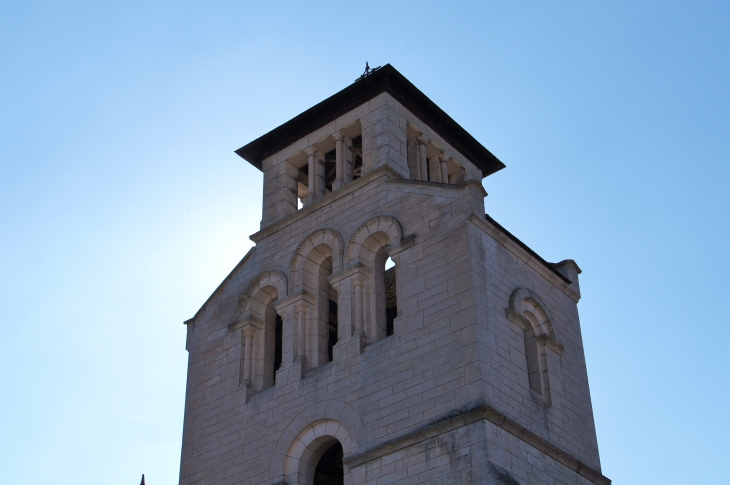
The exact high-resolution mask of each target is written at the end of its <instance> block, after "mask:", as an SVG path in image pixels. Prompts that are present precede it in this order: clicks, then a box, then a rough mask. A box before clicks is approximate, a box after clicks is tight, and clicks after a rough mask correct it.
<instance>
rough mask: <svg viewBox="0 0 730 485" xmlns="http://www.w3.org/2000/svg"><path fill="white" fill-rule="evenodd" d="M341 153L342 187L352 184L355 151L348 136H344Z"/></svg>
mask: <svg viewBox="0 0 730 485" xmlns="http://www.w3.org/2000/svg"><path fill="white" fill-rule="evenodd" d="M343 152H344V153H343V161H342V169H343V172H342V179H343V180H344V185H347V184H349V183H350V182H352V171H353V169H354V167H355V151H354V149H353V148H352V138H350V137H348V136H345V141H344V150H343Z"/></svg>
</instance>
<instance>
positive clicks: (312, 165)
mask: <svg viewBox="0 0 730 485" xmlns="http://www.w3.org/2000/svg"><path fill="white" fill-rule="evenodd" d="M304 151H305V152H306V153H307V170H308V171H309V179H308V186H307V192H308V194H307V196H306V197H305V198H304V202H303V204H302V205H303V206H305V207H306V206H308V205H311V204H312V203H313V202H314V201H315V200H316V197H317V189H316V185H317V158H316V155H317V150H316V149H315V148H314V147H308V148H307V149H305V150H304Z"/></svg>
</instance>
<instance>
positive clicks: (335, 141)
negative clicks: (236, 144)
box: [180, 65, 611, 485]
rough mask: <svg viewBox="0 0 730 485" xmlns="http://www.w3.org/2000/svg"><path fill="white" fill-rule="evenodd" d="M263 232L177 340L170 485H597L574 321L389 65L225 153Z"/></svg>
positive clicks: (441, 116) (470, 162)
mask: <svg viewBox="0 0 730 485" xmlns="http://www.w3.org/2000/svg"><path fill="white" fill-rule="evenodd" d="M236 153H237V154H238V155H240V156H241V157H242V158H244V159H245V160H247V161H248V162H249V163H250V164H251V165H253V166H254V167H255V168H256V169H258V170H260V171H261V172H262V173H263V183H264V189H263V214H262V219H261V227H260V229H259V230H258V232H256V233H254V234H253V235H252V236H251V240H252V241H254V243H255V247H254V248H252V249H251V250H250V251H249V252H248V254H246V255H245V256H244V258H243V259H242V260H241V262H240V263H239V264H238V265H237V266H236V267H235V268H234V269H233V271H232V272H231V273H230V274H229V275H228V277H227V278H226V279H225V280H224V281H223V282H222V283H221V285H220V286H219V287H218V288H217V289H216V290H215V292H214V293H213V294H212V295H211V296H210V298H209V299H208V301H206V302H205V304H204V305H203V306H202V308H200V310H199V311H198V312H197V313H196V315H195V316H194V317H193V318H191V319H190V320H188V321H186V322H185V323H186V325H187V330H188V337H187V350H188V352H189V362H188V378H187V379H188V380H187V393H186V401H185V422H184V432H183V446H182V460H181V467H180V484H181V485H214V484H220V485H258V484H264V485H283V484H288V485H295V484H296V485H335V484H343V483H344V484H348V485H354V484H358V485H360V484H377V485H384V484H390V483H392V484H440V485H441V484H505V485H506V484H512V485H514V484H521V485H527V484H576V485H577V484H581V485H582V484H602V485H606V484H610V483H611V482H610V480H609V479H608V478H606V477H605V476H603V475H602V474H601V465H600V460H599V455H598V446H597V441H596V432H595V427H594V422H593V411H592V407H591V397H590V392H589V388H588V377H587V373H586V365H585V358H584V352H583V344H582V338H581V329H580V322H579V319H578V309H577V303H578V300H579V299H580V287H579V284H578V275H579V273H580V269H579V268H578V266H577V264H576V263H575V262H574V261H572V260H569V259H568V260H565V261H562V262H560V263H548V262H547V261H545V260H544V259H542V258H541V257H540V256H539V255H537V254H536V253H535V252H534V251H532V250H531V249H530V248H529V247H527V246H526V245H525V244H524V243H522V242H521V241H520V240H519V239H517V238H516V237H515V236H513V235H512V234H511V233H509V232H508V231H507V230H506V229H504V228H503V227H502V226H500V225H499V224H498V223H497V222H496V221H494V220H493V219H492V218H491V217H489V216H488V215H486V214H485V210H484V197H485V196H486V192H485V191H484V189H483V187H482V179H483V178H484V177H487V176H489V175H491V174H493V173H495V172H497V171H498V170H501V169H502V168H504V165H503V164H502V162H500V161H499V160H498V159H497V158H496V157H495V156H494V155H493V154H492V153H490V152H489V150H487V149H486V148H485V147H484V146H482V145H481V144H480V143H479V142H478V141H477V140H475V139H474V138H473V137H472V136H471V135H469V133H467V132H466V131H465V130H464V129H463V128H462V127H461V126H459V125H458V124H457V123H456V122H455V121H454V120H453V119H451V118H450V117H449V116H448V115H447V114H446V113H444V112H443V111H442V110H441V109H440V108H439V107H438V106H436V105H435V104H434V103H433V102H432V101H431V100H430V99H429V98H427V97H426V96H425V95H424V94H423V93H422V92H421V91H419V90H418V89H417V88H416V87H415V86H414V85H413V84H411V83H410V82H409V81H408V80H407V79H406V78H405V77H403V76H402V75H401V74H400V73H399V72H398V71H396V70H395V69H394V68H393V67H392V66H390V65H386V66H383V67H382V68H379V69H375V70H372V71H369V72H367V73H366V75H364V76H363V77H361V78H360V79H359V80H357V81H356V82H354V83H353V84H352V85H350V86H348V87H347V88H345V89H344V90H342V91H340V92H339V93H337V94H335V95H334V96H332V97H330V98H328V99H326V100H324V101H322V102H321V103H319V104H317V105H316V106H314V107H312V108H310V109H308V110H307V111H305V112H304V113H302V114H300V115H299V116H297V117H295V118H293V119H292V120H290V121H288V122H286V123H284V124H283V125H281V126H279V127H278V128H275V129H274V130H272V131H270V132H269V133H267V134H265V135H263V136H262V137H260V138H258V139H256V140H254V141H252V142H251V143H249V144H248V145H246V146H244V147H243V148H241V149H239V150H237V152H236Z"/></svg>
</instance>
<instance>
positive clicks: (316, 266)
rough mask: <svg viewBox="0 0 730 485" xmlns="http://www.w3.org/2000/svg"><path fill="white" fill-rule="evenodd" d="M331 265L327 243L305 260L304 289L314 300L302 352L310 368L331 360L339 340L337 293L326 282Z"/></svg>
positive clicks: (313, 251)
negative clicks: (306, 340)
mask: <svg viewBox="0 0 730 485" xmlns="http://www.w3.org/2000/svg"><path fill="white" fill-rule="evenodd" d="M332 265H333V262H332V249H331V248H330V247H329V246H327V245H326V244H320V245H319V246H317V247H315V248H313V249H312V250H311V251H310V252H309V254H308V255H307V257H306V259H305V261H304V288H305V289H306V290H307V291H308V292H310V293H311V294H312V295H313V296H314V297H315V298H316V303H315V304H314V308H313V314H312V320H311V322H312V323H311V325H310V327H309V328H308V330H307V332H306V334H307V339H308V344H307V346H306V347H307V349H306V352H305V355H306V357H307V362H309V364H310V365H311V366H313V367H317V366H319V365H322V364H326V363H327V362H331V361H332V358H333V348H334V346H335V344H336V343H337V338H338V335H337V308H338V306H337V292H336V291H335V290H334V289H333V288H332V285H331V284H330V282H329V280H328V279H327V277H328V276H330V275H331V274H332Z"/></svg>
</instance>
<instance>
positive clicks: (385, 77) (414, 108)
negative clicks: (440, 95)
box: [236, 64, 505, 177]
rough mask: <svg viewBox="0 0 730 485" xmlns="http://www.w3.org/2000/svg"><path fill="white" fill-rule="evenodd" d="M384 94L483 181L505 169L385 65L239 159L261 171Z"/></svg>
mask: <svg viewBox="0 0 730 485" xmlns="http://www.w3.org/2000/svg"><path fill="white" fill-rule="evenodd" d="M383 92H387V93H388V94H390V95H391V96H393V98H395V99H396V100H397V101H399V102H400V103H401V104H402V105H403V106H404V107H405V108H406V109H408V110H409V111H411V112H412V113H413V114H414V115H416V116H417V117H418V118H419V119H421V121H423V122H424V123H426V124H427V125H429V126H430V127H431V128H433V129H434V130H435V131H436V132H437V133H439V135H440V136H442V137H443V138H444V139H445V140H446V141H447V142H448V143H450V144H451V145H452V146H453V147H454V148H455V149H456V150H458V151H459V152H460V153H461V154H462V155H464V156H465V157H466V158H467V159H468V160H470V161H472V163H474V164H475V165H477V166H478V167H479V169H480V170H481V171H482V174H483V175H484V176H485V177H486V176H488V175H491V174H493V173H495V172H497V171H499V170H501V169H503V168H504V167H505V165H504V164H503V163H502V162H501V161H500V160H499V159H498V158H497V157H495V156H494V155H493V154H492V153H491V152H490V151H489V150H487V149H486V148H485V147H484V146H483V145H482V144H481V143H479V142H478V141H477V140H476V139H475V138H474V137H473V136H471V135H470V134H469V133H468V132H467V131H466V130H465V129H464V128H462V127H461V126H460V125H459V124H458V123H457V122H456V121H454V120H453V119H452V118H451V117H450V116H449V115H448V114H446V113H445V112H444V111H443V110H442V109H441V108H439V107H438V106H437V105H436V104H435V103H434V102H433V101H431V100H430V99H429V98H428V97H427V96H426V95H425V94H423V93H422V92H421V91H420V90H419V89H418V88H417V87H415V86H414V85H413V84H412V83H411V82H410V81H408V79H406V78H405V77H404V76H403V75H402V74H401V73H399V72H398V71H397V70H396V69H395V68H394V67H393V66H391V65H390V64H386V65H385V66H383V67H382V68H380V69H378V70H377V71H375V72H373V73H372V74H369V75H368V76H365V77H363V78H361V79H359V80H358V81H356V82H355V83H353V84H351V85H350V86H348V87H346V88H345V89H343V90H342V91H340V92H338V93H336V94H334V95H332V96H330V97H329V98H327V99H325V100H324V101H322V102H321V103H318V104H316V105H315V106H313V107H311V108H309V109H308V110H306V111H304V112H303V113H301V114H299V115H298V116H295V117H294V118H292V119H291V120H289V121H287V122H286V123H284V124H282V125H280V126H278V127H277V128H274V129H273V130H271V131H270V132H268V133H266V134H265V135H263V136H260V137H259V138H257V139H255V140H254V141H252V142H250V143H249V144H247V145H245V146H243V147H241V148H239V149H238V150H236V154H238V155H239V156H240V157H241V158H243V159H245V160H246V161H248V162H249V163H250V164H251V165H253V166H254V167H256V168H258V169H259V170H262V165H261V164H262V162H263V160H264V159H266V158H267V157H269V156H271V155H273V154H274V153H276V152H278V151H280V150H282V149H283V148H285V147H287V146H289V145H291V144H292V143H294V142H296V141H297V140H299V139H300V138H302V137H304V136H306V135H307V134H309V133H311V132H313V131H315V130H317V129H319V128H321V127H323V126H325V125H326V124H327V123H329V122H331V121H332V120H334V119H336V118H338V117H339V116H342V115H343V114H345V113H347V112H349V111H351V110H353V109H355V108H357V107H358V106H360V105H362V104H363V103H365V102H367V101H368V100H370V99H372V98H374V97H375V96H377V95H379V94H381V93H383Z"/></svg>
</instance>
